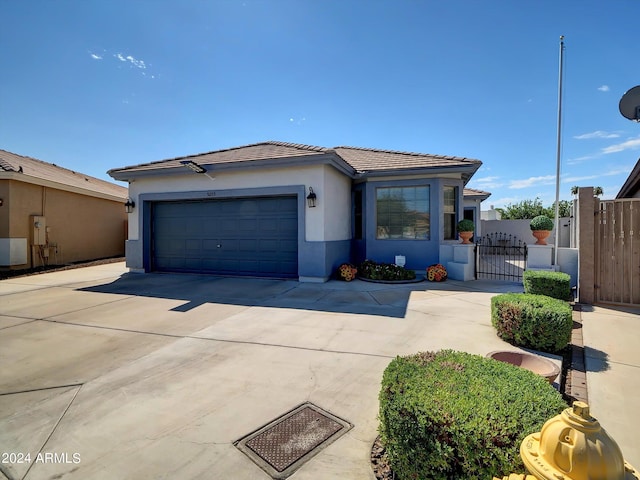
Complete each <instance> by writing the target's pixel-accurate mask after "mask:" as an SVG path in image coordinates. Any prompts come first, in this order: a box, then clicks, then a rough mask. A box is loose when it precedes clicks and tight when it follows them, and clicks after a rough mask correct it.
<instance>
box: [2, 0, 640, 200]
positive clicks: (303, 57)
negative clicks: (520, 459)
mask: <svg viewBox="0 0 640 480" xmlns="http://www.w3.org/2000/svg"><path fill="white" fill-rule="evenodd" d="M0 17H1V18H2V19H3V28H2V29H1V30H0V44H1V45H2V48H0V62H1V63H0V64H1V65H2V75H0V148H2V149H5V150H9V151H12V152H14V153H18V154H21V155H28V156H32V157H35V158H39V159H41V160H44V161H47V162H51V163H56V164H57V165H61V166H64V167H67V168H71V169H73V170H78V171H82V172H83V173H87V174H89V175H93V176H96V177H99V178H103V179H107V180H111V178H110V177H109V176H108V175H107V174H106V171H107V170H109V169H110V168H115V167H121V166H125V165H132V164H137V163H142V162H148V161H154V160H161V159H165V158H171V157H175V156H182V155H189V154H194V153H200V152H206V151H211V150H217V149H220V148H227V147H233V146H238V145H244V144H249V143H256V142H260V141H265V140H280V141H286V142H294V143H306V144H311V145H322V146H327V147H332V146H341V145H349V146H360V147H370V148H382V149H391V150H402V151H415V152H424V153H434V154H445V155H457V156H465V157H471V158H477V159H480V160H482V162H483V166H482V168H481V169H480V170H479V171H478V172H477V173H476V175H475V176H474V178H473V179H472V181H471V182H470V183H469V186H470V187H472V188H479V189H483V190H487V191H489V192H491V193H492V196H491V197H490V198H489V200H487V201H486V202H485V204H484V205H485V207H484V208H488V206H489V205H490V204H493V205H495V206H503V205H505V204H508V203H514V202H517V201H520V200H522V199H533V198H535V197H540V198H541V199H542V201H543V203H544V204H545V205H550V204H551V203H552V202H553V200H554V198H555V170H556V121H557V93H558V92H557V88H558V56H559V36H560V35H565V46H566V49H565V60H566V61H565V75H564V103H563V112H564V113H563V130H562V132H563V135H562V139H563V148H562V157H561V158H562V176H561V181H562V183H561V198H563V199H569V198H571V195H570V188H571V186H573V185H580V186H588V185H595V186H601V187H603V189H604V192H605V195H604V197H605V198H612V197H614V196H615V195H616V194H617V192H618V190H619V188H620V187H621V186H622V183H623V182H624V180H625V179H626V177H627V176H628V174H629V172H630V171H631V169H632V167H633V165H634V164H635V163H636V161H637V159H638V157H639V156H640V124H637V123H634V122H631V121H629V120H626V119H624V118H623V117H622V116H621V115H620V113H619V112H618V102H619V100H620V97H621V95H622V94H623V93H624V92H625V91H627V90H629V89H630V88H632V87H634V86H635V85H638V84H640V74H639V72H640V70H639V69H638V65H637V59H638V58H639V57H640V46H639V45H640V43H639V42H638V39H637V31H638V22H637V19H638V18H640V2H638V1H637V0H610V1H604V0H603V1H592V0H580V1H579V0H564V1H557V0H519V1H514V0H485V1H479V0H465V1H463V0H447V1H442V0H438V1H435V0H422V1H420V0H393V1H392V0H387V1H382V0H380V1H378V0H269V1H267V0H263V1H260V0H237V1H236V0H210V1H195V0H181V1H178V0H175V1H163V0H152V1H151V0H149V1H144V0H137V1H134V2H132V1H123V0H109V1H101V0H76V1H70V0H58V1H55V2H54V1H49V0H46V1H45V0H29V1H23V2H16V1H8V0H5V1H1V2H0Z"/></svg>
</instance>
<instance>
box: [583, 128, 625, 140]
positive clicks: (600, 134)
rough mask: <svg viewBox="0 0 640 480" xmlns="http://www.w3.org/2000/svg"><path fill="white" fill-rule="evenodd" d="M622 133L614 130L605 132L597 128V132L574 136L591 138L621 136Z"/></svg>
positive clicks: (585, 138) (584, 138)
mask: <svg viewBox="0 0 640 480" xmlns="http://www.w3.org/2000/svg"><path fill="white" fill-rule="evenodd" d="M619 137H620V135H618V134H617V133H613V132H604V131H602V130H596V131H595V132H590V133H583V134H582V135H575V136H574V137H573V138H575V139H577V140H589V139H592V138H619Z"/></svg>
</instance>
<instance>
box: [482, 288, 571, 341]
mask: <svg viewBox="0 0 640 480" xmlns="http://www.w3.org/2000/svg"><path fill="white" fill-rule="evenodd" d="M491 323H492V324H493V326H494V327H495V328H496V331H497V332H498V336H499V337H500V338H502V339H503V340H505V341H507V342H510V343H514V344H516V345H520V346H522V347H529V348H533V349H535V350H543V351H545V352H558V351H560V350H562V349H563V348H564V347H566V346H567V344H568V343H569V342H570V341H571V330H572V329H573V318H572V315H571V307H570V306H569V304H568V303H567V302H564V301H562V300H558V299H555V298H551V297H547V296H546V295H534V294H530V293H505V294H502V295H496V296H495V297H492V298H491Z"/></svg>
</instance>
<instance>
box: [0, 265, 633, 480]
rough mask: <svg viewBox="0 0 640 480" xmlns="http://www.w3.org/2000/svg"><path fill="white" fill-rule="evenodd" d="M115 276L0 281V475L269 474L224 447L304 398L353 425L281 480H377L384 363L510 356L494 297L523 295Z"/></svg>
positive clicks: (117, 272)
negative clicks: (494, 319)
mask: <svg viewBox="0 0 640 480" xmlns="http://www.w3.org/2000/svg"><path fill="white" fill-rule="evenodd" d="M125 272H126V269H125V267H124V264H108V265H101V266H96V267H89V268H82V269H76V270H68V271H62V272H55V273H48V274H41V275H34V276H30V277H21V278H14V279H9V280H4V281H1V282H0V365H2V366H3V368H2V369H1V370H0V452H9V453H15V454H23V455H26V454H27V453H28V454H30V455H31V461H30V462H25V461H23V462H22V463H21V462H19V461H11V462H2V463H0V472H1V473H0V478H2V475H4V476H5V477H7V478H8V479H10V480H15V479H25V478H26V479H28V480H35V479H50V478H62V477H63V476H64V478H65V479H67V478H71V479H113V478H118V479H128V478H131V479H147V478H154V479H155V478H181V479H200V478H233V479H259V478H265V479H266V478H269V476H268V475H267V474H266V473H264V472H263V471H262V470H261V469H260V468H259V467H258V466H256V465H255V464H254V463H253V462H252V461H251V460H249V459H248V458H247V457H246V456H245V455H244V454H243V453H241V452H240V451H239V450H238V449H237V448H236V447H235V446H234V445H233V442H235V441H236V440H239V439H240V438H242V437H243V436H245V435H247V434H248V433H250V432H253V431H255V430H256V429H258V428H260V427H261V426H263V425H265V424H267V423H268V422H270V421H271V420H273V419H275V418H277V417H279V416H280V415H282V414H284V413H285V412H287V411H289V410H291V409H292V408H294V407H296V406H297V405H300V404H301V403H303V402H307V401H309V402H312V403H314V404H315V405H317V406H319V407H321V408H323V409H325V410H327V411H329V412H331V413H332V414H334V415H336V416H338V417H340V418H343V419H345V420H347V421H348V422H350V423H351V424H353V428H352V429H351V430H350V431H349V432H348V433H347V434H346V435H344V436H343V437H341V438H340V439H339V440H337V441H336V442H334V443H333V444H331V445H330V446H328V447H327V448H325V449H324V450H322V451H321V452H320V453H319V454H318V455H317V456H315V457H314V458H313V459H311V460H310V461H309V462H308V463H306V464H305V465H303V466H302V467H301V468H300V469H299V470H298V471H297V472H296V473H294V474H293V476H292V477H291V478H295V479H312V478H313V479H325V478H326V479H335V478H353V479H361V478H373V474H372V470H371V466H370V459H369V456H370V451H371V445H372V443H373V441H374V439H375V438H376V436H377V426H378V421H377V410H378V393H379V388H380V380H381V378H382V372H383V371H384V369H385V368H386V366H387V365H388V363H389V362H390V361H391V359H393V358H394V357H395V356H396V355H405V354H411V353H416V352H418V351H425V350H439V349H444V348H451V349H456V350H463V351H467V352H470V353H476V354H481V355H484V354H486V353H487V352H490V351H492V350H499V349H513V348H514V347H512V346H510V345H508V344H506V343H505V342H503V341H502V340H500V339H499V338H498V337H497V336H496V335H495V332H494V329H493V327H492V326H491V321H490V300H491V297H492V296H494V295H495V294H496V293H501V292H504V291H521V290H522V286H521V285H514V284H505V283H492V282H466V283H462V282H455V281H447V282H445V283H443V284H437V283H429V282H423V283H417V284H408V285H393V286H389V285H382V284H373V283H367V282H362V281H354V282H351V283H344V282H328V283H326V284H319V285H318V284H300V283H298V282H294V281H278V280H267V279H239V278H218V277H211V276H199V275H166V274H153V275H132V274H127V273H125ZM585 330H586V329H585ZM585 333H586V332H585ZM585 342H586V340H585ZM636 398H637V397H636ZM615 413H616V412H613V414H614V415H615ZM594 414H595V415H596V416H597V415H598V412H597V411H594ZM603 423H604V422H603ZM606 426H607V424H606V423H605V427H606ZM623 449H624V450H625V452H626V446H623ZM38 453H40V454H41V455H40V457H38ZM43 454H49V459H50V461H48V462H47V461H46V458H45V457H44V456H43ZM54 454H55V455H57V456H55V455H54ZM36 458H41V459H42V461H38V462H37V461H35V459H36ZM12 459H13V460H18V459H17V457H16V456H14V457H12Z"/></svg>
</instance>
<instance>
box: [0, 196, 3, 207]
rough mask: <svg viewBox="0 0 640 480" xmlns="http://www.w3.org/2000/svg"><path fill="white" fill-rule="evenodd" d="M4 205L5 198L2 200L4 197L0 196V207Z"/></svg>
mask: <svg viewBox="0 0 640 480" xmlns="http://www.w3.org/2000/svg"><path fill="white" fill-rule="evenodd" d="M2 205H4V200H2V199H1V198H0V207H1V206H2Z"/></svg>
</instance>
